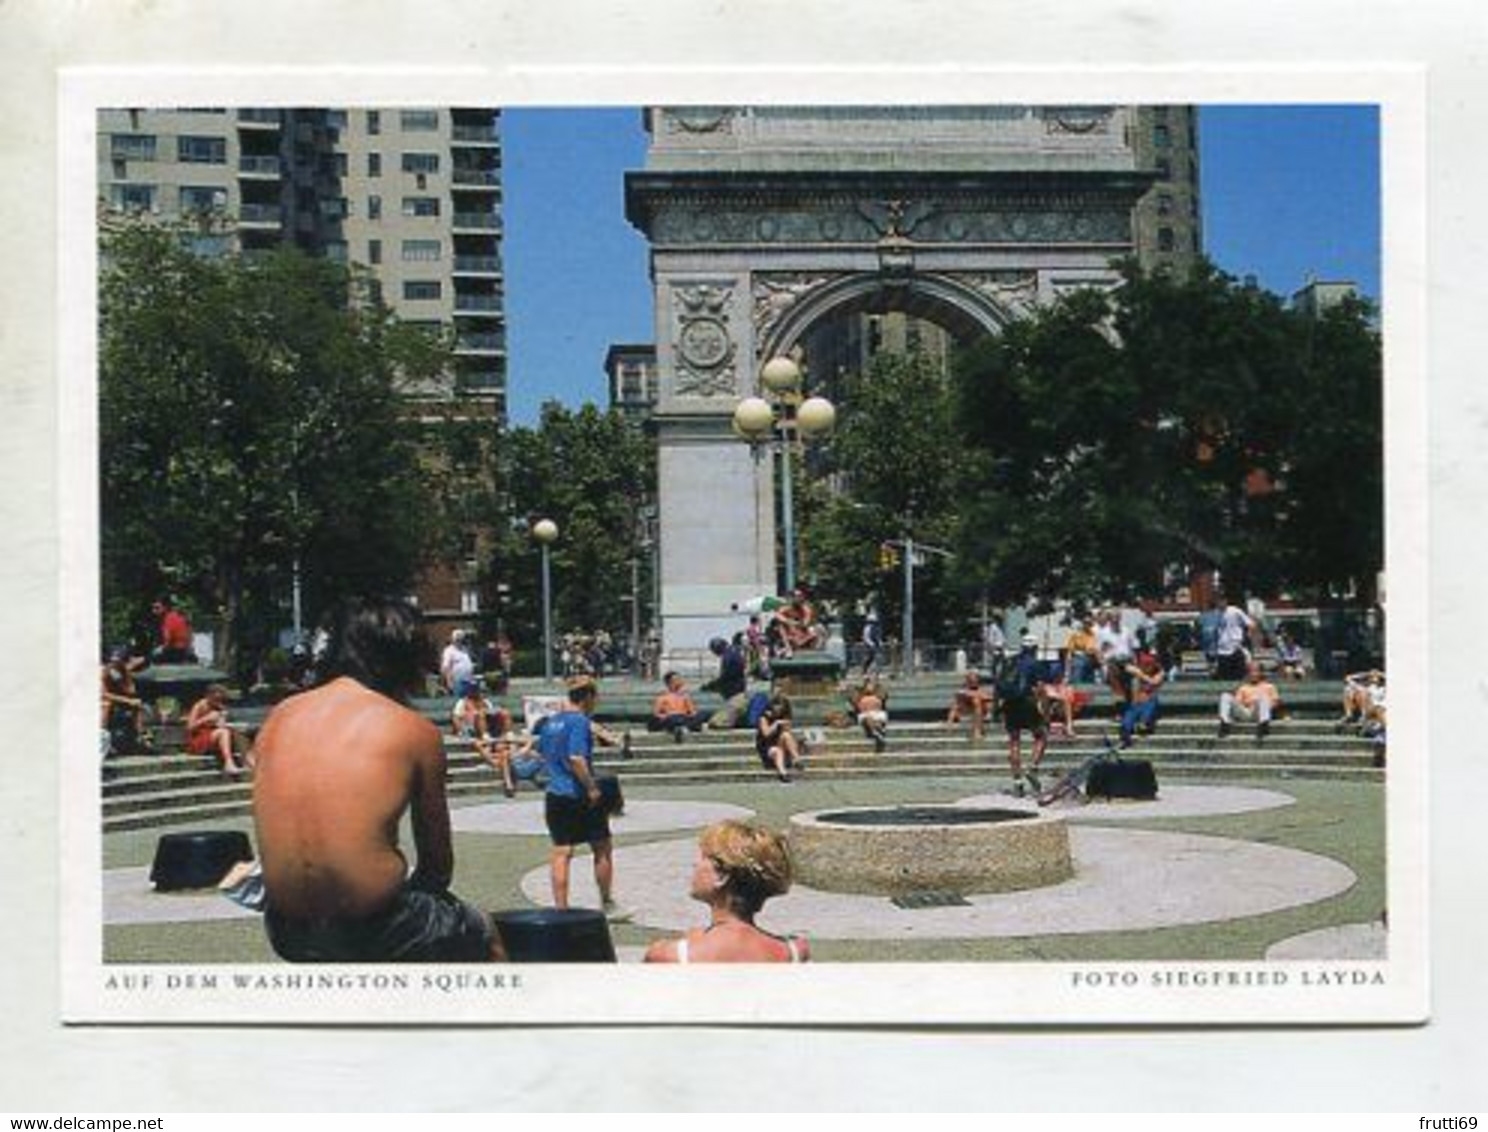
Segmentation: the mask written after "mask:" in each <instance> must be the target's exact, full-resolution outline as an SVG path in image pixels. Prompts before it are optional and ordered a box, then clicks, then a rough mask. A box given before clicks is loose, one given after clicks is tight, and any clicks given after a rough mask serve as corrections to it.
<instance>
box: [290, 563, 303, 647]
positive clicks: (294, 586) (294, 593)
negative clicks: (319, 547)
mask: <svg viewBox="0 0 1488 1132" xmlns="http://www.w3.org/2000/svg"><path fill="white" fill-rule="evenodd" d="M293 569H294V577H293V579H292V580H291V582H290V590H289V600H290V606H291V608H292V609H293V610H294V615H293V616H294V639H295V644H299V643H300V640H301V636H302V627H301V623H300V622H301V615H300V556H299V555H298V554H296V555H295V556H294V567H293Z"/></svg>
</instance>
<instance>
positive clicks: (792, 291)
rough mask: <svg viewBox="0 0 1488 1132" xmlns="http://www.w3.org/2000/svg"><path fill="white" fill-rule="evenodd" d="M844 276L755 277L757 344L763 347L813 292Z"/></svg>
mask: <svg viewBox="0 0 1488 1132" xmlns="http://www.w3.org/2000/svg"><path fill="white" fill-rule="evenodd" d="M840 278H842V276H841V274H814V275H813V274H807V273H804V272H784V271H782V272H778V273H771V274H768V275H767V274H757V275H755V277H754V341H755V343H756V346H757V347H762V346H763V344H764V343H765V342H766V341H768V340H769V337H770V335H771V333H773V332H774V330H775V327H776V326H777V325H778V324H779V322H780V320H781V319H782V318H784V317H785V315H786V313H787V312H789V311H790V310H791V308H792V307H794V306H795V305H796V304H797V303H799V302H800V301H801V300H802V299H804V298H805V297H806V296H807V295H809V294H810V293H811V292H813V291H815V290H818V289H819V288H821V287H824V286H826V284H828V283H830V282H832V281H833V280H834V279H840Z"/></svg>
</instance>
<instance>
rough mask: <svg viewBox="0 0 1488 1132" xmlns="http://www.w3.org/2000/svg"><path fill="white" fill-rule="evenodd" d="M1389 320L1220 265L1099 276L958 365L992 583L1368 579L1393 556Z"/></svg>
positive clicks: (1320, 587)
mask: <svg viewBox="0 0 1488 1132" xmlns="http://www.w3.org/2000/svg"><path fill="white" fill-rule="evenodd" d="M1379 386H1380V363H1379V340H1378V336H1377V334H1376V333H1375V331H1374V330H1373V328H1372V327H1371V326H1370V323H1369V309H1368V307H1367V306H1366V305H1365V304H1363V303H1361V302H1351V303H1345V304H1343V305H1341V306H1339V307H1336V308H1333V309H1331V310H1330V311H1329V312H1328V313H1327V314H1326V315H1324V316H1323V317H1321V318H1314V317H1312V316H1311V315H1309V314H1307V313H1304V312H1300V311H1296V310H1291V309H1288V308H1286V307H1284V306H1283V305H1282V303H1281V302H1280V300H1279V299H1277V298H1276V297H1275V296H1274V295H1271V294H1269V293H1267V292H1265V291H1262V290H1260V289H1258V288H1255V287H1253V286H1242V285H1240V284H1237V283H1236V281H1235V280H1233V279H1231V278H1229V277H1228V276H1225V275H1223V274H1222V273H1220V272H1218V271H1216V270H1214V269H1213V268H1210V267H1203V268H1201V269H1199V270H1196V271H1194V272H1192V273H1190V274H1189V275H1187V276H1184V277H1181V278H1180V277H1176V276H1169V275H1151V276H1148V275H1143V274H1141V273H1140V272H1139V271H1138V270H1137V269H1136V268H1135V267H1134V266H1130V265H1128V267H1127V270H1126V275H1125V279H1124V282H1123V285H1122V286H1121V287H1119V288H1117V289H1116V290H1114V291H1111V292H1108V293H1101V292H1096V291H1083V292H1079V293H1076V294H1074V295H1071V296H1069V297H1067V298H1066V299H1065V300H1063V301H1062V302H1060V303H1058V304H1056V305H1055V306H1053V307H1051V308H1049V309H1047V310H1045V311H1042V312H1040V313H1038V314H1036V315H1034V316H1033V317H1030V318H1028V319H1025V320H1022V321H1020V322H1018V323H1016V324H1014V325H1013V326H1011V327H1009V328H1008V329H1007V331H1006V332H1005V333H1004V334H1003V335H1002V336H1001V337H999V338H997V339H992V340H988V341H985V342H982V343H979V344H978V345H977V346H976V347H975V348H974V349H973V350H971V351H969V352H968V353H967V354H966V355H965V356H964V357H963V358H962V360H961V364H960V366H959V368H958V376H957V397H958V404H959V410H958V412H957V419H958V421H959V422H960V424H961V432H962V440H963V443H964V444H965V445H966V446H967V450H968V451H967V454H966V467H967V469H968V481H969V482H968V484H967V488H966V497H965V500H964V504H965V505H964V507H963V509H962V525H961V549H962V551H963V560H964V561H965V562H966V563H967V564H968V566H969V568H970V569H971V571H972V573H973V575H974V577H975V580H976V582H977V583H978V584H980V585H982V586H984V587H985V588H986V590H987V591H988V592H989V593H990V594H991V596H992V597H993V598H994V599H997V600H1009V601H1016V600H1021V599H1022V598H1024V597H1026V596H1029V595H1032V596H1035V597H1054V596H1059V597H1064V598H1072V599H1081V598H1085V599H1096V598H1110V597H1135V596H1138V595H1152V594H1154V593H1158V592H1161V591H1162V589H1163V588H1164V583H1165V581H1166V580H1171V579H1172V578H1173V577H1174V575H1175V573H1176V574H1177V575H1178V576H1183V575H1185V574H1186V573H1188V572H1192V571H1195V570H1201V569H1218V570H1219V571H1220V572H1221V575H1222V576H1223V577H1224V578H1225V579H1226V580H1227V582H1228V583H1230V584H1231V585H1232V587H1233V588H1235V589H1237V590H1239V589H1253V590H1256V591H1257V592H1262V593H1269V594H1274V593H1276V592H1278V591H1281V590H1289V589H1294V590H1300V591H1304V592H1307V593H1309V594H1312V595H1314V596H1319V595H1325V594H1327V593H1329V592H1342V591H1345V590H1350V589H1352V590H1354V591H1356V592H1359V593H1361V594H1365V595H1367V594H1368V592H1369V591H1370V589H1371V587H1372V582H1373V577H1374V574H1375V572H1376V571H1378V570H1379V569H1380V565H1381V562H1382V484H1383V450H1382V444H1381V438H1382V429H1381V424H1382V422H1381V416H1380V392H1379Z"/></svg>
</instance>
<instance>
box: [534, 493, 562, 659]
mask: <svg viewBox="0 0 1488 1132" xmlns="http://www.w3.org/2000/svg"><path fill="white" fill-rule="evenodd" d="M532 537H533V538H535V539H536V540H537V545H538V546H539V547H541V549H542V601H543V676H544V678H545V679H547V680H550V681H551V680H552V679H553V580H552V568H551V566H550V564H549V561H548V548H549V547H550V546H552V544H553V542H554V541H555V540H556V539H557V538H558V524H557V523H555V522H553V520H552V519H539V520H538V521H537V522H535V523H533V524H532Z"/></svg>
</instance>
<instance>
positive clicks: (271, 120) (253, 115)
mask: <svg viewBox="0 0 1488 1132" xmlns="http://www.w3.org/2000/svg"><path fill="white" fill-rule="evenodd" d="M283 113H284V112H283V111H282V110H239V111H238V125H239V126H246V127H250V128H255V129H257V128H261V127H265V126H266V127H268V128H269V129H271V130H277V129H279V128H280V126H282V125H283V124H284V120H283Z"/></svg>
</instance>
